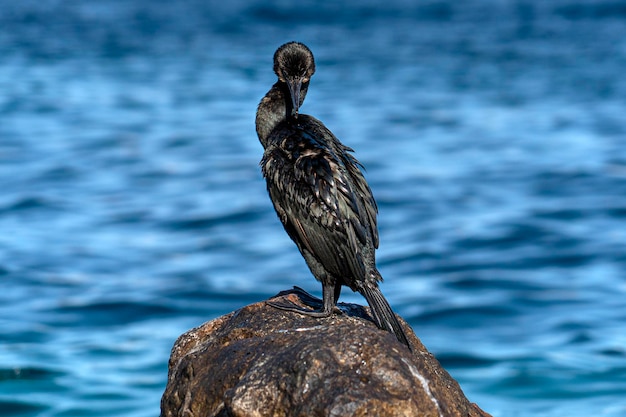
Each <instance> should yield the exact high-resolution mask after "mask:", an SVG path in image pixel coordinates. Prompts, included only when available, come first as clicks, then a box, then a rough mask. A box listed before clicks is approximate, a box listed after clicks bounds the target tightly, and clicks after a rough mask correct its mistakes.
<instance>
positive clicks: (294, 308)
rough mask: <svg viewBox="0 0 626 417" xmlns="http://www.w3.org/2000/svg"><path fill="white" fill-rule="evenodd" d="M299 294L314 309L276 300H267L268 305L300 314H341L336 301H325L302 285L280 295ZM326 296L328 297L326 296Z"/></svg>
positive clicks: (324, 315) (312, 315)
mask: <svg viewBox="0 0 626 417" xmlns="http://www.w3.org/2000/svg"><path fill="white" fill-rule="evenodd" d="M294 293H295V294H297V295H298V297H299V298H300V300H301V301H302V303H304V304H306V305H307V306H308V307H311V308H312V309H306V308H304V307H300V306H299V305H296V304H294V303H292V302H275V301H266V303H267V305H269V306H272V307H274V308H277V309H279V310H284V311H291V312H294V313H298V314H303V315H305V316H309V317H316V318H323V317H330V316H331V315H332V314H333V313H339V314H341V313H342V311H341V310H340V309H339V308H338V307H337V306H336V305H335V303H334V302H332V301H330V300H326V301H323V300H321V299H319V298H317V297H315V296H313V295H311V294H309V293H308V292H306V291H305V290H303V289H302V288H300V287H296V286H294V287H293V290H291V291H288V292H283V293H281V294H279V295H284V294H294ZM325 298H326V297H325Z"/></svg>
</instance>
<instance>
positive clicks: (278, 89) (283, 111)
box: [256, 81, 308, 147]
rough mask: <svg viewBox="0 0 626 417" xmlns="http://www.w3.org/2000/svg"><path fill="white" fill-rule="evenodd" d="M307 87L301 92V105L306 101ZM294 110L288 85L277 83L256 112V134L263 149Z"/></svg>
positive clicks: (304, 86) (303, 87)
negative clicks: (273, 133)
mask: <svg viewBox="0 0 626 417" xmlns="http://www.w3.org/2000/svg"><path fill="white" fill-rule="evenodd" d="M307 84H308V83H307ZM307 87H308V85H303V86H302V88H301V90H300V101H301V103H300V104H302V101H304V96H305V95H306V91H307ZM292 110H293V104H292V103H291V97H290V96H289V89H288V87H287V84H285V83H284V82H282V81H277V82H276V83H275V84H274V85H273V86H272V88H270V91H268V92H267V94H265V97H263V99H262V100H261V102H260V103H259V107H258V108H257V111H256V133H257V135H258V136H259V140H260V141H261V144H262V145H263V147H266V146H267V140H268V138H269V136H270V134H271V133H272V131H273V130H274V129H275V128H276V126H278V125H279V124H280V123H281V122H283V121H285V120H287V119H288V118H289V117H291V112H292Z"/></svg>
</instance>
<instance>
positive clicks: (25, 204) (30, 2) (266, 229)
mask: <svg viewBox="0 0 626 417" xmlns="http://www.w3.org/2000/svg"><path fill="white" fill-rule="evenodd" d="M290 40H299V41H302V42H305V43H306V44H308V45H309V46H310V47H311V49H312V50H313V52H314V54H315V56H316V59H317V70H318V71H317V73H316V75H315V76H314V77H313V79H312V83H311V87H310V89H309V95H308V97H307V101H306V102H305V104H304V106H303V109H302V111H303V112H304V113H309V114H312V115H315V116H316V117H318V118H320V119H321V120H322V121H324V122H325V123H326V125H327V126H328V127H329V128H330V129H331V130H333V131H334V132H335V134H336V135H337V136H338V137H339V138H340V139H341V140H342V141H343V142H344V143H346V144H348V145H349V146H352V147H353V148H354V149H355V150H356V155H357V157H358V158H359V159H360V160H361V162H362V163H363V164H364V165H365V167H366V169H367V173H366V176H367V178H368V181H369V183H370V185H371V187H372V189H373V192H374V195H375V197H376V198H377V200H378V203H379V208H380V215H379V226H380V235H381V247H380V250H379V251H378V260H379V266H380V270H381V272H382V274H383V276H384V277H385V278H386V281H385V283H384V284H383V286H382V288H383V292H384V293H385V294H386V296H387V298H388V299H389V301H390V303H391V304H392V306H393V307H394V309H395V310H396V311H397V312H398V313H399V314H401V315H402V316H403V317H405V318H406V319H407V320H408V321H409V322H410V324H411V325H412V326H413V328H414V329H415V331H416V333H417V335H418V336H419V337H420V338H421V339H422V341H423V342H424V343H425V345H426V346H427V347H428V348H429V349H430V350H431V351H432V352H433V353H434V354H435V355H436V356H437V357H438V358H439V359H440V361H441V362H442V363H443V365H444V367H446V369H447V370H448V371H449V372H450V373H451V374H452V375H453V376H454V377H455V378H456V379H457V380H458V381H459V382H460V384H461V386H462V388H463V390H464V391H465V393H466V395H467V396H468V398H470V400H472V401H474V402H477V403H478V404H479V405H480V406H481V407H482V408H483V409H484V410H486V411H488V412H490V413H492V414H493V415H494V416H496V417H500V416H538V415H539V416H626V325H625V323H626V279H625V278H626V274H625V271H626V251H625V249H626V227H625V220H626V76H625V74H626V1H623V0H597V1H591V0H585V1H574V0H554V1H545V0H519V1H505V0H469V1H462V2H453V1H432V0H426V1H420V2H413V1H409V0H386V1H384V2H379V1H373V0H366V1H363V0H358V1H357V0H353V1H346V2H342V3H336V2H322V1H313V0H303V1H299V2H291V1H286V0H284V1H269V2H268V1H258V2H253V1H245V0H229V1H227V2H222V1H214V0H185V1H152V0H134V1H126V0H20V1H14V0H0V283H1V287H0V289H1V290H0V415H1V416H3V417H8V416H11V417H26V416H46V417H61V416H125V417H144V416H146V417H147V416H156V415H158V413H159V400H160V396H161V394H162V392H163V389H164V387H165V382H166V376H167V360H168V356H169V351H170V348H171V346H172V344H173V343H174V341H175V339H176V337H177V336H178V335H180V334H181V333H183V332H184V331H186V330H188V329H190V328H191V327H194V326H196V325H199V324H201V323H203V322H204V321H207V320H210V319H212V318H215V317H217V316H219V315H222V314H225V313H228V312H230V311H232V310H234V309H237V308H239V307H241V306H244V305H246V304H249V303H252V302H256V301H260V300H263V299H266V298H268V297H269V296H271V295H274V294H275V293H277V292H278V291H280V290H283V289H287V288H289V287H291V286H292V285H294V284H297V285H299V286H302V287H304V288H305V289H307V290H309V291H311V292H313V293H315V294H319V293H320V290H321V287H320V285H319V284H318V283H317V282H316V281H315V280H314V279H313V278H312V277H311V275H310V273H309V272H308V270H307V268H306V266H305V264H304V262H303V261H302V259H301V257H300V255H299V253H298V251H297V250H296V248H295V245H293V244H292V242H291V241H289V239H288V237H287V235H286V234H285V233H284V231H283V228H282V227H281V225H280V224H279V222H278V220H277V218H276V215H275V213H274V211H273V208H272V206H271V203H270V201H269V198H268V197H267V194H266V191H265V184H264V181H263V179H262V177H261V174H260V170H259V167H258V161H259V160H260V158H261V153H262V149H261V146H260V144H259V143H258V141H257V138H256V134H255V130H254V115H255V109H256V105H257V103H258V101H259V100H260V98H261V97H262V96H263V95H264V94H265V92H266V91H267V90H268V89H269V87H270V86H271V84H272V83H273V82H274V80H275V76H274V74H273V73H272V62H271V60H272V55H273V53H274V50H275V49H276V47H278V46H279V45H280V44H282V43H283V42H286V41H290ZM342 300H343V301H350V302H358V303H365V301H364V300H363V299H362V298H360V297H359V296H356V295H353V294H351V292H350V291H349V290H344V295H343V296H342Z"/></svg>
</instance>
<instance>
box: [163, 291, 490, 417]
mask: <svg viewBox="0 0 626 417" xmlns="http://www.w3.org/2000/svg"><path fill="white" fill-rule="evenodd" d="M303 300H304V301H306V302H307V303H308V304H304V303H303ZM274 301H279V302H283V303H285V302H286V303H294V304H297V305H300V306H303V307H306V306H307V305H309V306H310V305H311V300H310V299H307V297H306V296H304V295H303V294H302V293H300V292H298V291H294V290H292V291H286V292H283V293H281V294H279V295H278V296H277V298H275V299H274ZM340 309H341V310H342V314H333V315H332V316H331V317H328V318H322V319H320V318H311V317H308V316H304V315H301V314H297V313H293V312H287V311H282V310H278V309H276V308H273V307H270V306H268V305H267V304H265V303H264V302H260V303H256V304H252V305H249V306H247V307H244V308H242V309H240V310H237V311H235V312H233V313H230V314H227V315H225V316H222V317H219V318H217V319H215V320H212V321H210V322H207V323H205V324H203V325H201V326H199V327H197V328H195V329H192V330H190V331H188V332H187V333H185V334H183V335H182V336H180V337H179V338H178V340H177V341H176V344H175V345H174V348H173V349H172V354H171V357H170V361H169V375H168V383H167V387H166V389H165V393H164V394H163V397H162V399H161V416H162V417H174V416H176V417H178V416H180V417H209V416H241V417H243V416H246V417H247V416H255V417H257V416H258V417H261V416H268V417H270V416H271V417H279V416H303V417H304V416H307V417H310V416H379V417H384V416H445V417H447V416H472V417H473V416H489V415H488V414H487V413H485V412H484V411H482V410H481V409H480V408H478V406H477V405H475V404H472V403H470V402H469V401H468V400H467V398H466V397H465V395H464V394H463V392H462V391H461V388H460V387H459V385H458V383H457V382H456V381H455V380H454V379H452V377H451V376H450V375H449V374H448V373H447V372H446V371H445V370H444V369H443V368H442V367H441V365H440V364H439V362H438V361H437V360H436V359H435V358H434V357H433V355H431V354H430V353H429V352H428V351H427V350H426V348H425V347H424V346H423V345H422V343H421V342H420V341H419V339H417V337H416V336H415V334H414V333H413V331H412V330H411V329H410V327H409V326H408V325H406V324H405V323H404V322H403V321H401V322H402V323H403V326H404V329H405V332H406V334H407V335H408V336H409V341H410V343H411V345H412V352H411V351H409V350H408V349H407V348H406V346H404V345H402V344H401V343H400V342H398V341H397V340H396V338H395V336H394V335H393V334H391V333H389V332H386V331H384V330H380V329H378V328H377V327H376V326H375V325H374V323H373V322H372V321H371V319H370V318H369V316H368V314H367V312H368V309H366V308H365V307H361V306H358V305H354V304H343V303H342V304H340Z"/></svg>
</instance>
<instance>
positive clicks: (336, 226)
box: [256, 42, 410, 349]
mask: <svg viewBox="0 0 626 417" xmlns="http://www.w3.org/2000/svg"><path fill="white" fill-rule="evenodd" d="M274 72H275V73H276V75H277V76H278V81H277V82H276V83H275V84H274V85H273V86H272V88H271V89H270V90H269V91H268V92H267V94H266V95H265V97H263V99H262V100H261V102H260V103H259V107H258V109H257V113H256V131H257V135H258V136H259V140H260V142H261V144H262V145H263V148H264V149H265V152H264V154H263V158H262V160H261V169H262V172H263V176H264V177H265V179H266V181H267V189H268V192H269V195H270V198H271V200H272V203H273V204H274V208H275V209H276V212H277V214H278V217H279V218H280V221H281V222H282V223H283V226H284V227H285V230H286V231H287V234H289V237H291V239H292V240H293V241H294V242H295V243H296V245H297V246H298V249H299V250H300V253H301V254H302V256H303V257H304V259H305V260H306V263H307V265H308V266H309V269H310V270H311V272H312V273H313V275H314V276H315V278H316V279H318V280H319V281H321V283H322V292H323V307H322V308H321V310H308V309H303V308H300V307H297V306H295V305H291V306H286V305H284V304H277V303H270V304H271V305H272V306H274V307H277V308H280V309H283V310H289V311H295V312H298V313H301V314H306V315H309V316H313V317H328V316H329V315H331V314H332V313H333V310H334V308H335V307H336V304H337V300H338V298H339V294H340V292H341V286H342V285H346V286H348V287H350V289H352V291H358V292H359V293H361V294H362V295H363V296H364V297H365V299H366V300H367V302H368V304H369V306H370V308H371V311H372V315H373V316H374V321H375V323H376V325H377V326H378V327H379V328H381V329H385V330H388V331H390V332H392V333H394V334H395V335H396V337H397V339H398V340H399V341H400V342H402V343H404V344H405V345H406V346H407V347H409V349H410V345H409V342H408V339H407V337H406V335H405V333H404V331H403V330H402V326H401V325H400V323H399V322H398V319H397V318H396V316H395V314H394V313H393V311H392V310H391V307H390V306H389V303H387V300H386V299H385V297H384V296H383V294H382V293H381V291H380V289H379V288H378V282H379V281H382V276H381V275H380V273H379V272H378V269H376V263H375V257H374V251H375V250H376V248H378V229H377V226H376V215H377V213H378V208H377V206H376V201H375V200H374V197H373V196H372V191H371V190H370V187H369V186H368V185H367V182H366V181H365V178H364V177H363V174H362V173H361V170H360V169H359V168H360V167H362V166H361V164H360V163H359V162H358V161H357V160H356V158H355V157H354V156H352V154H351V153H350V152H353V150H352V149H351V148H349V147H347V146H345V145H343V144H342V143H341V142H340V141H339V139H337V138H336V137H335V135H333V134H332V132H331V131H330V130H328V128H326V126H324V124H323V123H322V122H320V121H319V120H317V119H316V118H314V117H312V116H308V115H305V114H299V109H300V106H301V105H302V103H303V101H304V97H305V96H306V93H307V89H308V87H309V80H310V79H311V76H312V75H313V73H314V72H315V61H314V60H313V54H312V53H311V51H310V49H309V48H308V47H307V46H306V45H304V44H302V43H299V42H289V43H286V44H284V45H282V46H281V47H279V48H278V49H277V50H276V53H275V54H274Z"/></svg>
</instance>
